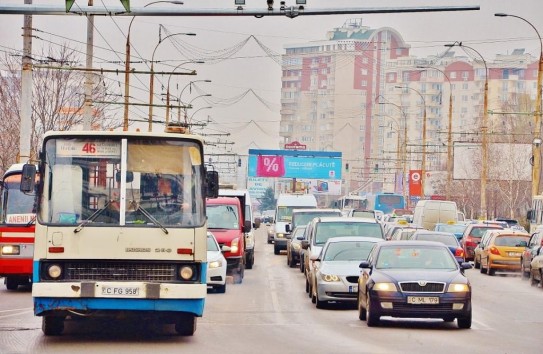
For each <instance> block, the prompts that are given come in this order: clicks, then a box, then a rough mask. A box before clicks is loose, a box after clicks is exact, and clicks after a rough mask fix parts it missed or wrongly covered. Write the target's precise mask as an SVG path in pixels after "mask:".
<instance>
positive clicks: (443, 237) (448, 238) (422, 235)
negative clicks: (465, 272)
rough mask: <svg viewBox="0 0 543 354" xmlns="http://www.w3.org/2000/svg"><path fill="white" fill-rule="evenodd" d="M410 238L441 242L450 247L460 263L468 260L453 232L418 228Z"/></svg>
mask: <svg viewBox="0 0 543 354" xmlns="http://www.w3.org/2000/svg"><path fill="white" fill-rule="evenodd" d="M409 239H410V240H417V241H436V242H441V243H442V244H444V245H445V246H447V247H449V250H450V251H451V253H452V254H453V256H454V258H456V260H457V261H458V263H463V262H465V260H466V259H465V257H464V250H463V249H462V246H461V245H460V242H458V239H457V238H456V236H455V235H454V234H453V233H452V232H440V231H428V230H417V231H415V232H414V233H413V234H412V235H411V237H409Z"/></svg>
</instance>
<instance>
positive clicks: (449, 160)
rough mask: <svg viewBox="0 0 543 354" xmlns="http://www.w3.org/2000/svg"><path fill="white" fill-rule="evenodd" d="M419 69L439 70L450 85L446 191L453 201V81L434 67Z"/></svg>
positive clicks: (441, 71)
mask: <svg viewBox="0 0 543 354" xmlns="http://www.w3.org/2000/svg"><path fill="white" fill-rule="evenodd" d="M417 68H420V69H434V70H437V71H439V72H440V73H442V74H443V76H444V77H445V79H447V82H448V83H449V127H448V130H447V190H446V198H447V200H450V199H451V185H452V166H453V161H452V111H453V109H452V108H453V106H452V104H453V96H452V84H451V80H450V79H449V76H447V74H446V73H445V72H444V71H443V70H441V69H438V68H436V67H433V66H430V67H425V66H417Z"/></svg>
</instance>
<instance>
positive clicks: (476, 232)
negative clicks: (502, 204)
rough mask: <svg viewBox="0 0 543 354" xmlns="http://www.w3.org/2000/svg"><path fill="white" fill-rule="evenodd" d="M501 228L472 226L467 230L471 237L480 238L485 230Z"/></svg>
mask: <svg viewBox="0 0 543 354" xmlns="http://www.w3.org/2000/svg"><path fill="white" fill-rule="evenodd" d="M495 229H501V228H500V227H474V228H473V229H471V231H470V232H469V235H470V236H471V237H476V238H481V237H483V234H484V233H485V232H486V231H487V230H495Z"/></svg>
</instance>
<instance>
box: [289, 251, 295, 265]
mask: <svg viewBox="0 0 543 354" xmlns="http://www.w3.org/2000/svg"><path fill="white" fill-rule="evenodd" d="M291 254H292V253H291ZM289 266H290V268H296V261H295V260H294V259H292V257H291V259H290V264H289Z"/></svg>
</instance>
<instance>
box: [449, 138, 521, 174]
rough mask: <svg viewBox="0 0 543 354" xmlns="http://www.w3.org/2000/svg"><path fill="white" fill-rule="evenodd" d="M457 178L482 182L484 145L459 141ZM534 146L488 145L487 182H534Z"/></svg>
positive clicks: (455, 153) (454, 154) (455, 158)
mask: <svg viewBox="0 0 543 354" xmlns="http://www.w3.org/2000/svg"><path fill="white" fill-rule="evenodd" d="M453 150H454V152H453V156H454V164H453V179H464V180H466V179H481V171H482V168H481V165H482V159H481V156H482V154H481V152H482V149H481V144H480V143H466V142H455V143H454V148H453ZM531 157H532V145H531V144H508V143H490V144H488V164H487V167H488V168H487V179H488V180H498V181H531V180H532V165H531V164H530V158H531Z"/></svg>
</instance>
